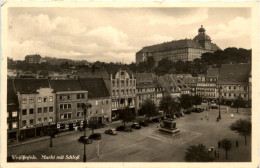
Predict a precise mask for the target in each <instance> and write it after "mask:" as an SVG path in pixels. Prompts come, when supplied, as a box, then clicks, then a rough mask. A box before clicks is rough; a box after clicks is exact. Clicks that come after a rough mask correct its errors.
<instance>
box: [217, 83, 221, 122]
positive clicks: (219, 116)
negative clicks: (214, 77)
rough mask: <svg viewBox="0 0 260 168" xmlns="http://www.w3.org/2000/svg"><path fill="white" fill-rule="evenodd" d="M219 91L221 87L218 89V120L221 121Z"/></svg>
mask: <svg viewBox="0 0 260 168" xmlns="http://www.w3.org/2000/svg"><path fill="white" fill-rule="evenodd" d="M220 89H221V86H220V85H219V87H218V119H221V114H220Z"/></svg>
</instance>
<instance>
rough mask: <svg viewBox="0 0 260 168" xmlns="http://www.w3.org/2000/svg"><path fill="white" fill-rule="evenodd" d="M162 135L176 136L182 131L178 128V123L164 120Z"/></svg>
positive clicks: (160, 130) (161, 129)
mask: <svg viewBox="0 0 260 168" xmlns="http://www.w3.org/2000/svg"><path fill="white" fill-rule="evenodd" d="M160 126H161V128H160V129H159V132H160V133H163V134H167V135H171V136H176V135H179V134H180V130H179V129H177V128H176V122H175V121H174V120H172V119H166V120H163V121H162V123H161V124H160Z"/></svg>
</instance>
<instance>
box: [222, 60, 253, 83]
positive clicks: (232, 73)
mask: <svg viewBox="0 0 260 168" xmlns="http://www.w3.org/2000/svg"><path fill="white" fill-rule="evenodd" d="M250 72H251V64H222V65H221V67H220V71H219V77H218V84H246V83H248V80H249V75H250Z"/></svg>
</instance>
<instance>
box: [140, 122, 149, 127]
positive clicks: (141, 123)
mask: <svg viewBox="0 0 260 168" xmlns="http://www.w3.org/2000/svg"><path fill="white" fill-rule="evenodd" d="M139 125H141V126H143V127H147V126H148V125H149V124H148V123H147V122H145V121H141V122H139Z"/></svg>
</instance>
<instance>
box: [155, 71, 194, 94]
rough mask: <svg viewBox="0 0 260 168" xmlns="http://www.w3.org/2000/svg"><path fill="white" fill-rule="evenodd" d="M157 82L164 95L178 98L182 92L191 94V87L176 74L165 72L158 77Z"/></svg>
mask: <svg viewBox="0 0 260 168" xmlns="http://www.w3.org/2000/svg"><path fill="white" fill-rule="evenodd" d="M159 83H160V85H161V86H162V87H163V89H164V95H165V96H171V97H172V98H178V97H180V96H181V95H183V94H189V95H190V94H191V91H190V90H191V88H190V87H189V86H188V85H187V84H186V83H184V82H183V80H182V79H180V78H178V76H177V75H173V74H166V75H163V76H160V77H159Z"/></svg>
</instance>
